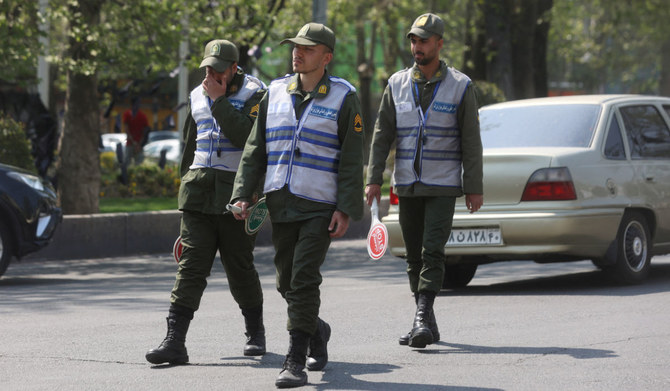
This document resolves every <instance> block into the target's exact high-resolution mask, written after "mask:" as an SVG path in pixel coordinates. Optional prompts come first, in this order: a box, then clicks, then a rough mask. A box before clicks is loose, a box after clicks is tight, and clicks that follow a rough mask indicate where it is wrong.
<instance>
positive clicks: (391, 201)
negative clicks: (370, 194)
mask: <svg viewBox="0 0 670 391" xmlns="http://www.w3.org/2000/svg"><path fill="white" fill-rule="evenodd" d="M389 204H390V205H398V195H397V194H396V193H394V192H393V186H391V187H390V188H389Z"/></svg>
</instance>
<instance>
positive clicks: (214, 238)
mask: <svg viewBox="0 0 670 391" xmlns="http://www.w3.org/2000/svg"><path fill="white" fill-rule="evenodd" d="M180 230H181V243H182V246H183V252H182V255H181V259H180V260H179V268H178V270H177V279H176V281H175V284H174V288H172V295H171V298H170V302H171V303H172V304H177V305H180V306H183V307H188V308H191V309H193V310H194V311H197V310H198V307H200V299H201V298H202V293H203V292H204V290H205V287H206V286H207V277H209V275H210V272H211V270H212V265H213V264H214V258H215V257H216V252H217V251H219V254H220V255H221V263H222V264H223V268H224V269H225V271H226V277H227V278H228V285H229V287H230V293H232V295H233V298H234V299H235V301H236V302H237V304H238V305H239V306H240V308H254V307H258V306H260V305H262V304H263V290H262V289H261V283H260V280H259V278H258V272H257V271H256V268H255V267H254V256H253V251H254V244H255V242H256V236H255V235H254V236H250V235H247V234H246V232H244V221H238V220H235V218H234V217H233V216H232V214H229V213H228V214H222V215H213V214H203V213H199V212H192V211H187V210H185V211H184V212H183V214H182V219H181V229H180Z"/></svg>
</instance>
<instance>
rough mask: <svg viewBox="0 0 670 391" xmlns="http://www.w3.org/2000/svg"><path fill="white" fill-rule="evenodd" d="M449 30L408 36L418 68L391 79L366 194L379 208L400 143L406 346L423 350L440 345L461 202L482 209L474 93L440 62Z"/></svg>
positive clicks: (397, 180)
mask: <svg viewBox="0 0 670 391" xmlns="http://www.w3.org/2000/svg"><path fill="white" fill-rule="evenodd" d="M443 34H444V23H443V21H442V19H440V17H439V16H437V15H434V14H430V13H429V14H424V15H421V16H419V17H418V18H417V19H416V20H415V22H414V24H413V25H412V28H411V30H410V31H409V33H408V34H407V38H409V40H410V42H411V50H412V55H413V56H414V60H415V64H414V66H413V67H412V68H408V69H404V70H402V71H399V72H396V73H395V74H393V75H392V76H391V77H390V78H389V83H388V86H387V87H386V89H385V91H384V95H383V96H382V102H381V105H380V108H379V115H378V117H377V122H376V124H375V130H374V134H373V141H372V148H371V152H370V160H369V164H368V174H367V186H366V188H365V194H366V199H367V203H368V205H370V204H371V203H372V200H373V199H375V198H376V199H377V200H379V198H380V195H381V191H380V186H381V184H382V182H383V178H382V174H383V172H384V168H385V164H386V159H387V157H388V155H389V151H390V149H391V145H392V144H393V143H394V142H395V143H396V154H395V167H394V171H393V179H394V184H395V187H394V190H395V191H396V192H397V194H398V196H399V208H400V211H399V220H400V227H401V231H402V235H403V239H404V241H405V246H406V248H407V275H408V276H409V286H410V290H411V291H412V292H413V293H414V298H415V302H416V304H417V308H416V313H415V316H414V322H413V325H412V330H411V331H410V332H409V333H408V334H406V335H403V336H401V337H400V340H399V343H400V344H401V345H409V346H411V347H418V348H423V347H425V346H426V345H427V344H431V343H433V342H437V341H438V340H439V339H440V334H439V330H438V327H437V321H436V320H435V316H434V314H433V302H434V300H435V296H436V294H437V293H439V291H440V288H441V287H442V280H443V278H444V268H445V267H444V262H445V255H444V245H445V243H446V242H447V239H448V238H449V233H450V232H451V223H452V219H453V214H454V205H455V199H456V197H460V196H462V195H463V194H465V203H466V205H467V207H468V209H469V210H470V212H471V213H472V212H476V211H477V210H478V209H479V208H480V207H481V206H482V204H483V199H484V198H483V185H482V145H481V139H480V135H479V117H478V115H477V109H478V106H477V100H476V95H475V90H474V86H473V85H472V83H471V81H470V79H469V78H468V77H467V76H466V75H465V74H463V73H461V72H459V71H457V70H456V69H454V68H451V67H447V65H446V64H445V63H444V62H443V61H440V58H439V55H440V49H441V48H442V45H443V39H442V35H443Z"/></svg>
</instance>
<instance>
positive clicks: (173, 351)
mask: <svg viewBox="0 0 670 391" xmlns="http://www.w3.org/2000/svg"><path fill="white" fill-rule="evenodd" d="M166 319H167V326H168V330H167V336H166V337H165V339H164V340H163V342H161V344H160V345H159V346H158V347H157V348H156V349H151V350H149V351H148V352H147V354H146V355H145V357H146V359H147V361H149V362H150V363H152V364H163V363H166V362H167V363H170V364H186V363H187V362H188V353H187V352H186V345H185V342H186V333H187V332H188V326H189V324H190V323H191V319H193V311H192V310H190V309H188V308H185V307H180V306H175V305H174V304H173V305H172V306H170V314H169V316H168V317H167V318H166Z"/></svg>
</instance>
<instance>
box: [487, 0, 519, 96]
mask: <svg viewBox="0 0 670 391" xmlns="http://www.w3.org/2000/svg"><path fill="white" fill-rule="evenodd" d="M513 5H514V4H513V1H512V0H505V1H503V2H500V1H492V0H488V1H485V2H484V4H483V12H482V15H484V20H485V26H486V27H485V28H486V36H487V38H488V39H487V48H486V51H487V53H488V58H489V61H488V64H487V67H486V68H487V69H486V80H487V81H490V82H492V83H494V84H495V85H497V86H498V88H500V89H501V90H502V92H503V94H505V97H507V99H509V100H512V99H516V98H515V96H516V93H515V89H514V81H513V73H512V72H513V69H512V47H511V42H512V40H511V23H510V18H511V10H513V9H514V7H513Z"/></svg>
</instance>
